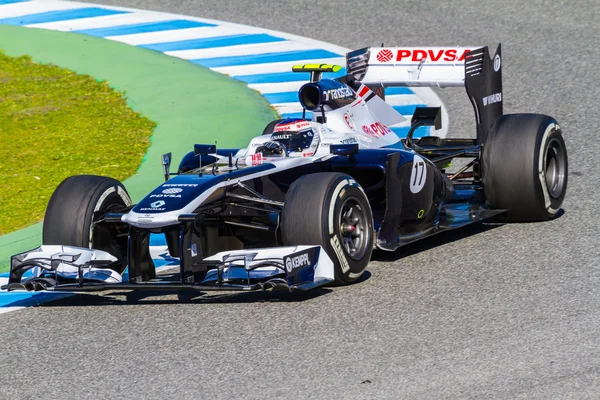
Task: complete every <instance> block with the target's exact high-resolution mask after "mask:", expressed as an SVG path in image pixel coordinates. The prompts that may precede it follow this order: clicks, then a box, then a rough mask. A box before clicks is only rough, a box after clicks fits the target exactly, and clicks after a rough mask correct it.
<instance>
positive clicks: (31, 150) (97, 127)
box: [0, 51, 155, 235]
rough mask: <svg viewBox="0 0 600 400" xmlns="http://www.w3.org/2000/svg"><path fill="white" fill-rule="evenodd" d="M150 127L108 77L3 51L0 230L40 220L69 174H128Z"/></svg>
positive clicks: (142, 151) (0, 77)
mask: <svg viewBox="0 0 600 400" xmlns="http://www.w3.org/2000/svg"><path fill="white" fill-rule="evenodd" d="M154 127H155V124H154V122H152V121H150V120H149V119H147V118H145V117H142V116H141V115H140V114H138V113H135V112H134V111H133V110H131V109H130V108H129V106H128V105H127V104H126V101H125V97H124V95H123V94H121V93H119V92H116V91H114V90H112V89H111V88H110V87H109V86H108V83H107V82H98V81H96V80H95V79H94V78H92V77H90V76H87V75H78V74H76V73H74V72H72V71H69V70H67V69H63V68H59V67H57V66H54V65H43V64H35V63H33V62H32V61H31V59H30V58H29V57H27V56H23V57H18V58H11V57H8V56H6V55H5V54H4V53H2V52H1V51H0V235H3V234H6V233H8V232H11V231H14V230H17V229H20V228H23V227H26V226H28V225H31V224H33V223H35V222H39V221H40V220H41V219H42V218H43V216H44V211H45V208H46V204H47V203H48V199H49V198H50V196H51V194H52V192H53V191H54V188H55V187H56V186H57V185H58V184H59V183H60V182H61V181H62V180H63V179H65V178H66V177H68V176H71V175H76V174H97V175H106V176H110V177H113V178H116V179H119V180H123V179H125V178H127V177H129V176H131V175H133V174H134V173H135V172H136V171H137V169H138V167H139V165H140V163H141V162H142V159H143V157H144V154H145V153H146V150H147V148H148V146H149V145H150V139H149V138H150V136H151V134H152V131H153V129H154Z"/></svg>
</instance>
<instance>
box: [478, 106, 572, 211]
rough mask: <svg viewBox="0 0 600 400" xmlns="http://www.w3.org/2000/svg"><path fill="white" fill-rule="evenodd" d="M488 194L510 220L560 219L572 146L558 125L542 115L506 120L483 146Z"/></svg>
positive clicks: (514, 116)
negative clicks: (564, 138) (568, 156)
mask: <svg viewBox="0 0 600 400" xmlns="http://www.w3.org/2000/svg"><path fill="white" fill-rule="evenodd" d="M482 175H483V177H482V178H483V190H484V193H485V197H486V201H487V203H488V205H489V207H490V208H493V209H506V210H507V211H506V212H505V213H504V214H502V215H501V216H500V219H502V220H504V221H507V222H532V221H545V220H549V219H551V218H553V217H555V216H556V215H557V213H558V211H559V210H560V206H561V204H562V202H563V199H564V198H565V193H566V191H567V177H568V159H567V148H566V146H565V142H564V140H563V137H562V132H561V129H560V126H559V125H558V123H557V122H556V121H555V120H554V119H553V118H551V117H548V116H546V115H539V114H508V115H503V116H500V117H499V118H498V119H497V120H496V122H495V123H494V125H493V126H492V128H491V130H490V132H489V134H488V135H487V139H486V142H485V145H484V148H483V156H482Z"/></svg>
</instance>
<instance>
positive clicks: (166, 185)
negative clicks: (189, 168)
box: [162, 183, 198, 187]
mask: <svg viewBox="0 0 600 400" xmlns="http://www.w3.org/2000/svg"><path fill="white" fill-rule="evenodd" d="M196 186H198V184H197V183H165V184H164V185H162V187H196Z"/></svg>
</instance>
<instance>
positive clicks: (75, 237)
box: [42, 175, 131, 273]
mask: <svg viewBox="0 0 600 400" xmlns="http://www.w3.org/2000/svg"><path fill="white" fill-rule="evenodd" d="M130 205H131V199H130V197H129V194H128V193H127V190H126V189H125V188H124V187H123V185H122V184H121V183H120V182H119V181H117V180H115V179H112V178H108V177H104V176H96V175H75V176H71V177H69V178H67V179H65V180H64V181H62V183H61V184H60V185H58V187H57V188H56V189H55V190H54V193H53V194H52V197H50V201H49V202H48V206H47V207H46V214H45V216H44V225H43V232H42V243H43V244H45V245H66V246H75V247H83V248H92V249H96V250H104V251H107V252H108V253H110V254H112V255H113V256H115V257H117V259H118V260H119V261H121V265H122V269H121V270H120V271H117V272H119V273H120V272H122V271H123V269H124V268H125V264H126V260H125V259H126V251H127V242H126V238H125V239H120V238H119V237H118V233H119V232H118V227H117V226H116V225H115V224H94V219H95V218H97V216H98V215H100V214H102V213H105V212H118V211H120V210H123V209H124V208H126V207H128V206H130Z"/></svg>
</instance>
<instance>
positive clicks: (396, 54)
mask: <svg viewBox="0 0 600 400" xmlns="http://www.w3.org/2000/svg"><path fill="white" fill-rule="evenodd" d="M346 70H347V72H348V74H350V75H352V76H353V77H354V78H356V79H357V80H359V81H361V82H362V83H363V84H365V85H367V86H369V87H370V88H371V89H375V88H377V87H383V88H385V87H393V86H409V87H414V86H421V87H440V88H443V87H463V86H464V87H465V89H466V91H467V94H468V96H469V99H470V100H471V103H472V104H473V108H474V110H475V117H476V120H477V139H478V142H479V143H484V142H485V137H486V136H487V131H488V129H489V128H490V127H491V125H492V124H493V123H494V121H495V120H496V119H497V118H498V117H499V116H500V115H502V113H503V110H502V59H501V55H500V45H498V48H497V49H496V53H495V54H494V57H490V55H489V51H488V48H487V46H486V47H478V46H471V47H429V48H422V47H419V48H417V47H401V48H400V47H396V48H391V47H388V48H386V47H366V48H363V49H359V50H354V51H351V52H349V53H347V54H346Z"/></svg>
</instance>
